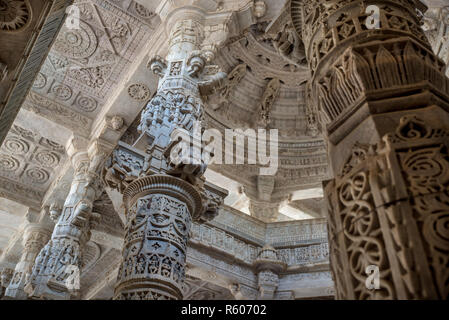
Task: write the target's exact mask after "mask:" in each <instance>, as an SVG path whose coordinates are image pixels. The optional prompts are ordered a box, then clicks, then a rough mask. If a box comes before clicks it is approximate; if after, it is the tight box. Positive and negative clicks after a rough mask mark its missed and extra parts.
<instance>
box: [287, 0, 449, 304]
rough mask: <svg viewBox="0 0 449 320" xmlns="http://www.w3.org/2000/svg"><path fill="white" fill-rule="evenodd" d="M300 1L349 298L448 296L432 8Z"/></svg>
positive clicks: (448, 94)
mask: <svg viewBox="0 0 449 320" xmlns="http://www.w3.org/2000/svg"><path fill="white" fill-rule="evenodd" d="M291 6H292V7H291V11H292V18H293V21H294V24H295V27H296V29H297V32H298V34H300V35H301V36H302V39H303V41H304V43H305V47H306V54H307V58H308V62H309V66H310V70H311V72H312V78H311V80H310V82H309V83H308V95H307V97H308V99H309V101H308V103H309V105H311V106H313V108H314V110H315V113H316V114H318V115H319V117H318V118H319V119H320V123H321V126H322V128H323V131H324V134H325V136H326V137H327V141H328V147H329V158H330V164H331V168H332V171H333V174H334V177H335V178H334V179H332V180H331V181H328V182H327V183H325V197H326V199H327V204H328V221H329V222H328V223H329V227H328V229H329V244H330V261H331V268H332V272H333V276H334V280H335V284H336V291H337V298H339V299H447V298H448V297H449V273H448V272H447V270H448V268H449V228H448V221H449V193H448V190H449V114H448V111H449V80H448V79H447V78H446V77H445V65H444V63H443V62H442V61H441V60H439V59H438V58H437V57H436V55H435V54H434V52H433V51H432V49H431V46H430V44H429V42H428V40H427V38H426V36H425V34H424V32H423V31H422V29H421V16H422V14H421V13H422V12H424V11H425V10H426V8H425V6H424V5H423V4H422V3H421V2H420V1H418V0H407V1H388V0H382V1H381V0H378V1H376V0H373V1H359V0H353V1H348V0H330V1H324V0H319V1H316V0H304V1H296V0H293V1H292V3H291ZM367 270H371V271H367ZM376 270H377V271H376ZM370 272H371V273H373V272H374V273H373V276H374V277H377V276H378V279H379V280H380V286H379V287H377V288H376V285H373V286H371V285H370V284H369V283H368V284H367V278H368V276H369V275H370V274H369V273H370ZM373 284H375V282H373Z"/></svg>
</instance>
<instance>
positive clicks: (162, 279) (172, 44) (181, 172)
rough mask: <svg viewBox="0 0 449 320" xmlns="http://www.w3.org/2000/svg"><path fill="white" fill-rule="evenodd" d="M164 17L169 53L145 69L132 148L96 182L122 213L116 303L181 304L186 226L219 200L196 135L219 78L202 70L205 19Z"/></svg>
mask: <svg viewBox="0 0 449 320" xmlns="http://www.w3.org/2000/svg"><path fill="white" fill-rule="evenodd" d="M168 11H169V13H167V15H166V17H165V24H166V26H167V28H168V30H167V31H168V33H169V52H168V55H167V56H166V57H165V58H162V57H159V56H157V57H154V58H152V59H151V60H150V62H149V64H148V66H149V67H150V68H151V70H152V71H153V72H154V73H155V74H157V75H158V76H159V77H160V78H161V79H160V82H159V87H158V91H157V94H156V95H155V96H154V97H153V99H152V100H151V101H150V102H149V103H148V105H147V106H146V107H145V109H144V110H143V112H142V117H141V122H140V125H139V127H138V130H139V132H140V133H141V136H140V137H139V138H138V139H137V141H136V142H135V143H134V145H133V148H131V147H124V146H121V147H120V146H119V148H118V150H116V151H115V153H114V156H113V157H112V159H110V161H109V165H108V169H107V171H106V172H105V175H104V179H105V181H106V183H107V184H108V185H109V186H111V187H115V188H117V189H118V190H119V191H120V192H122V193H123V202H124V205H125V208H126V218H127V222H126V230H125V231H126V235H125V242H124V248H123V263H122V265H121V268H120V270H119V274H118V282H117V286H116V291H115V299H118V300H133V299H135V300H155V299H182V297H183V283H184V280H185V268H186V249H187V241H188V238H189V233H190V228H191V225H192V221H200V220H207V219H211V218H213V217H214V216H215V215H216V214H217V209H218V206H219V205H220V204H221V203H222V200H223V197H224V196H225V194H223V193H220V192H219V191H218V189H214V188H213V187H212V188H210V187H209V188H206V187H205V184H204V178H203V177H202V175H203V173H204V172H205V170H206V163H205V162H204V161H203V160H204V159H203V158H202V156H201V153H202V151H203V146H202V144H201V133H202V129H203V128H202V127H203V111H204V110H203V108H204V105H203V100H202V99H203V98H202V97H203V96H205V95H207V94H210V93H213V92H214V90H215V87H217V86H220V85H221V84H222V82H223V81H224V80H225V79H226V74H224V73H222V72H220V71H219V70H218V68H217V67H216V66H213V65H210V59H211V57H213V54H214V52H213V49H214V48H215V46H213V45H211V43H210V42H205V39H206V36H205V31H204V29H205V13H204V12H202V11H201V10H200V9H198V8H193V7H192V8H190V7H182V8H176V9H173V10H168ZM205 44H207V45H205ZM204 48H206V49H204ZM203 49H204V50H203ZM179 139H182V141H183V142H182V143H181V142H180V141H179ZM123 155H126V156H123ZM124 159H127V160H124Z"/></svg>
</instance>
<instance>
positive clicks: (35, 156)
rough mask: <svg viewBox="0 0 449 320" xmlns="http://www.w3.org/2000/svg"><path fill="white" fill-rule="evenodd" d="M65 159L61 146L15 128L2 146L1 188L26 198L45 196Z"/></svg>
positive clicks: (25, 130)
mask: <svg viewBox="0 0 449 320" xmlns="http://www.w3.org/2000/svg"><path fill="white" fill-rule="evenodd" d="M66 158H67V157H66V154H65V150H64V147H63V146H62V145H60V144H58V143H56V142H54V141H52V140H50V139H48V138H46V137H43V136H41V135H40V134H39V133H37V132H33V131H30V130H28V129H25V128H22V127H20V126H18V125H13V126H12V128H11V130H10V131H9V133H8V135H7V137H6V139H5V141H4V142H3V144H2V145H1V147H0V177H1V178H2V179H3V181H1V182H0V186H1V188H2V189H5V188H6V189H7V190H8V191H11V192H15V193H19V194H21V196H22V197H25V198H26V197H31V198H39V197H42V196H43V193H44V192H45V191H46V190H47V188H48V187H49V185H50V184H51V182H52V181H53V178H54V176H55V173H56V172H57V171H58V169H59V168H60V166H61V165H62V164H63V163H64V162H65V161H66ZM7 181H10V182H7ZM13 186H17V187H15V188H13V190H9V189H10V188H12V187H13Z"/></svg>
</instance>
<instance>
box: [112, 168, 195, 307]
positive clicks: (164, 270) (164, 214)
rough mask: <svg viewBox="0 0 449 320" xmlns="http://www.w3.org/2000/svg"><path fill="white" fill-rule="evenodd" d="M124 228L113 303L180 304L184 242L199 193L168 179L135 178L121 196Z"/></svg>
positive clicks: (175, 179)
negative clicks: (172, 301)
mask: <svg viewBox="0 0 449 320" xmlns="http://www.w3.org/2000/svg"><path fill="white" fill-rule="evenodd" d="M124 203H125V206H126V214H127V225H126V235H125V243H124V249H123V264H122V265H121V268H120V270H119V274H118V283H117V286H116V292H115V299H117V300H158V299H182V298H183V296H182V292H183V290H182V286H183V283H184V279H185V260H186V250H187V240H188V238H189V232H190V228H191V225H192V219H198V218H199V216H200V215H201V213H202V211H203V208H202V199H201V194H200V192H199V191H198V190H197V189H196V188H194V187H193V186H192V185H190V184H189V183H187V182H185V181H183V180H181V179H178V178H175V177H170V176H162V175H154V176H149V177H144V178H141V179H138V180H136V181H134V182H133V183H131V184H130V185H129V186H128V188H127V189H126V190H125V192H124Z"/></svg>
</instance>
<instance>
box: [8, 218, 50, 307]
mask: <svg viewBox="0 0 449 320" xmlns="http://www.w3.org/2000/svg"><path fill="white" fill-rule="evenodd" d="M50 235H51V231H50V230H49V228H48V227H46V226H45V225H43V224H39V223H30V224H28V225H27V226H26V227H25V229H24V232H23V253H22V256H21V258H20V261H19V262H18V263H17V265H16V267H15V270H14V275H13V276H12V280H11V282H10V283H9V285H8V287H7V288H6V292H5V296H6V297H8V298H9V299H19V300H23V299H27V298H28V294H27V293H26V292H25V291H24V288H25V285H26V283H27V282H28V280H29V277H30V274H31V270H32V268H33V265H34V261H35V260H36V257H37V255H38V254H39V252H40V251H41V249H42V248H43V247H44V245H45V244H46V243H47V241H48V240H49V239H50Z"/></svg>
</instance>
